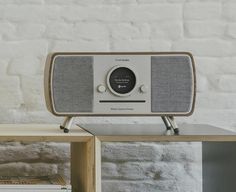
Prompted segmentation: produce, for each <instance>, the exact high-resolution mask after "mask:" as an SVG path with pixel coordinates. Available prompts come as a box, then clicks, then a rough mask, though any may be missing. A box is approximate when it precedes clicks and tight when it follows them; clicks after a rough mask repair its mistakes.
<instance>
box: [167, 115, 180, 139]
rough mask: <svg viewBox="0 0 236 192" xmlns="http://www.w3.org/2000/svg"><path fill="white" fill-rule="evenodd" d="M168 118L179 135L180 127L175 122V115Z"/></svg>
mask: <svg viewBox="0 0 236 192" xmlns="http://www.w3.org/2000/svg"><path fill="white" fill-rule="evenodd" d="M167 118H168V119H169V122H170V124H171V127H172V129H173V130H174V133H175V134H176V135H178V134H179V128H178V125H177V123H176V122H175V118H174V116H168V117H167Z"/></svg>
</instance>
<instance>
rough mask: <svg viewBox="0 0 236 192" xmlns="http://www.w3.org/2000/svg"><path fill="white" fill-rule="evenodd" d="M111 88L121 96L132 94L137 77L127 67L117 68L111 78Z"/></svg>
mask: <svg viewBox="0 0 236 192" xmlns="http://www.w3.org/2000/svg"><path fill="white" fill-rule="evenodd" d="M109 83H110V87H111V88H112V89H113V90H114V91H115V92H116V93H119V94H126V93H129V92H131V91H132V90H133V89H134V87H135V84H136V77H135V74H134V72H133V71H132V70H130V69H129V68H126V67H119V68H116V69H115V70H114V71H112V72H111V74H110V77H109Z"/></svg>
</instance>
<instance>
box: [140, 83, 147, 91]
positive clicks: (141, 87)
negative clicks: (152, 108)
mask: <svg viewBox="0 0 236 192" xmlns="http://www.w3.org/2000/svg"><path fill="white" fill-rule="evenodd" d="M140 91H141V92H142V93H146V92H147V91H148V87H147V86H146V85H141V86H140Z"/></svg>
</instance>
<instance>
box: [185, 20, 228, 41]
mask: <svg viewBox="0 0 236 192" xmlns="http://www.w3.org/2000/svg"><path fill="white" fill-rule="evenodd" d="M184 27H185V30H186V35H187V36H188V37H193V38H201V37H204V38H206V37H209V38H212V37H214V36H223V34H224V32H225V28H226V24H225V23H222V22H220V21H187V22H186V23H185V25H184Z"/></svg>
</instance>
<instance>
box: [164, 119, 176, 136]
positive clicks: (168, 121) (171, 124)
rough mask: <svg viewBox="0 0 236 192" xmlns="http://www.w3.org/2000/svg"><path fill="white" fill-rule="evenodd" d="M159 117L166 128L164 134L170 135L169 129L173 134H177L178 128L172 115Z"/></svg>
mask: <svg viewBox="0 0 236 192" xmlns="http://www.w3.org/2000/svg"><path fill="white" fill-rule="evenodd" d="M161 118H162V120H163V122H164V124H165V126H166V129H167V132H166V135H171V130H173V131H174V134H176V135H178V134H179V128H178V126H177V124H176V122H175V119H174V116H161Z"/></svg>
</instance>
